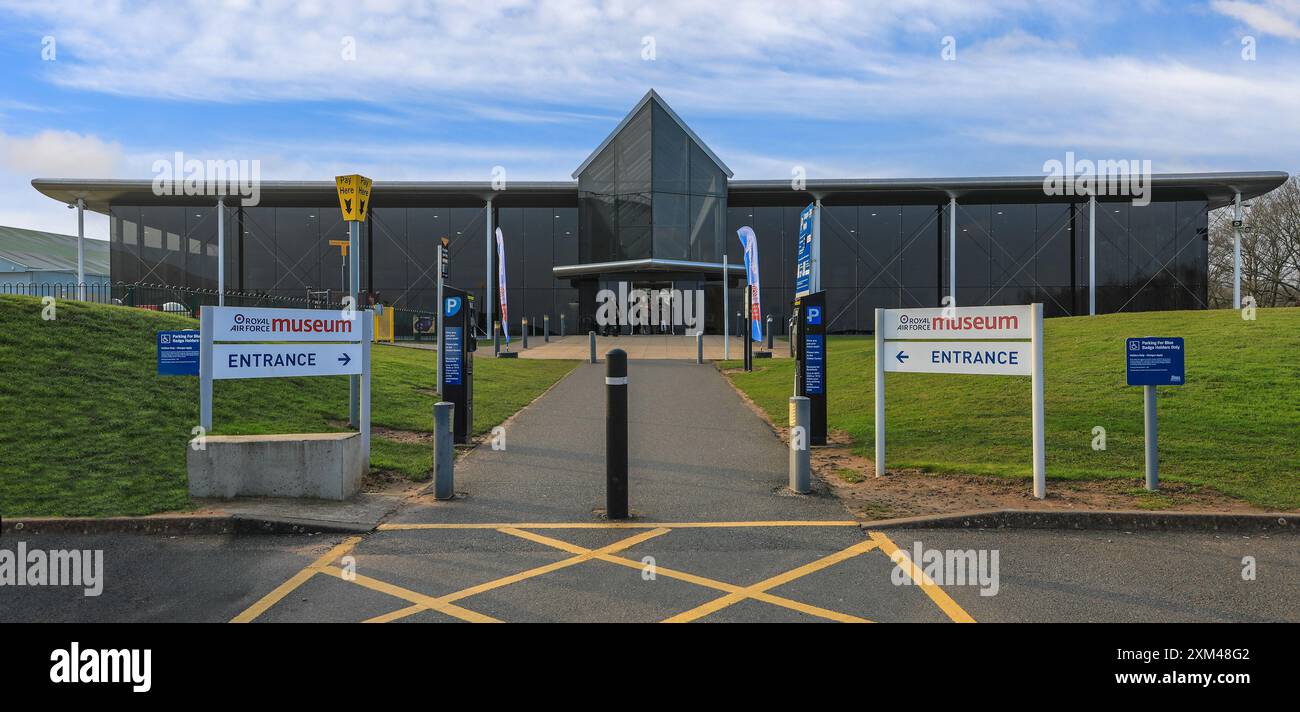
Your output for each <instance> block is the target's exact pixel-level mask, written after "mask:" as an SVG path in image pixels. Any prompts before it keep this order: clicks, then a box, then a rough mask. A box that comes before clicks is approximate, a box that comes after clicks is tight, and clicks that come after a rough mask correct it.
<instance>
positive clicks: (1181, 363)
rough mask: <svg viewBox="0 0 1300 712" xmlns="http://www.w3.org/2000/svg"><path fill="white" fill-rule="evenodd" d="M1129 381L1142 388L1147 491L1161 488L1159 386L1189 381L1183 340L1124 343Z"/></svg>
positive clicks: (1152, 339)
mask: <svg viewBox="0 0 1300 712" xmlns="http://www.w3.org/2000/svg"><path fill="white" fill-rule="evenodd" d="M1124 346H1125V348H1124V352H1125V356H1126V368H1125V373H1126V379H1127V381H1128V385H1130V386H1142V389H1143V393H1142V404H1143V418H1142V422H1143V430H1144V431H1145V435H1146V468H1145V475H1146V488H1147V489H1148V490H1150V491H1152V492H1154V491H1156V490H1157V489H1158V488H1159V487H1160V455H1159V452H1158V448H1157V443H1158V442H1159V439H1160V435H1159V432H1158V427H1157V426H1158V423H1157V420H1156V386H1181V385H1183V383H1185V382H1186V379H1187V364H1186V357H1185V351H1184V348H1183V339H1182V337H1146V338H1140V339H1128V340H1127V341H1126V342H1125V344H1124Z"/></svg>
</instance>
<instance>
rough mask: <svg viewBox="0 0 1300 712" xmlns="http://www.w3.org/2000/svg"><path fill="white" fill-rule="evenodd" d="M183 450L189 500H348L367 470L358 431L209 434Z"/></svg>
mask: <svg viewBox="0 0 1300 712" xmlns="http://www.w3.org/2000/svg"><path fill="white" fill-rule="evenodd" d="M187 447H188V446H187ZM186 452H187V455H186V460H187V469H188V470H189V480H190V496H192V497H221V498H226V499H229V498H231V497H239V496H260V497H306V498H315V499H336V500H342V499H348V498H349V497H351V496H352V495H354V494H356V493H357V492H358V491H360V489H361V477H362V475H364V474H365V472H366V469H367V466H368V463H366V462H365V461H364V459H363V453H362V451H361V435H360V434H359V433H307V434H298V435H209V436H208V437H207V438H206V447H205V449H203V450H194V449H193V448H188V449H187V451H186Z"/></svg>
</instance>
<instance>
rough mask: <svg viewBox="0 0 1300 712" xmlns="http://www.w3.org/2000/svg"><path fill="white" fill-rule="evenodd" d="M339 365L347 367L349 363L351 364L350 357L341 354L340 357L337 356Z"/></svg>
mask: <svg viewBox="0 0 1300 712" xmlns="http://www.w3.org/2000/svg"><path fill="white" fill-rule="evenodd" d="M339 363H341V364H343V365H344V366H346V365H348V364H349V363H352V357H351V356H349V355H347V354H343V355H342V356H339Z"/></svg>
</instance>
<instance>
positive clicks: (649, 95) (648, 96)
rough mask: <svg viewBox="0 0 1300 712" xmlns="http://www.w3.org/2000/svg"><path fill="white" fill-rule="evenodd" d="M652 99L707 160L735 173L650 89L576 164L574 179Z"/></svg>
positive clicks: (725, 170)
mask: <svg viewBox="0 0 1300 712" xmlns="http://www.w3.org/2000/svg"><path fill="white" fill-rule="evenodd" d="M652 101H653V102H655V103H656V104H658V105H659V108H661V109H663V110H664V113H665V114H667V115H668V117H669V118H670V119H672V120H673V121H675V122H676V123H677V125H678V126H680V127H681V129H682V131H684V132H686V135H687V137H689V138H690V139H691V141H692V142H694V143H695V145H696V146H699V147H700V150H701V151H704V155H706V156H708V157H709V160H711V161H713V162H714V163H715V164H717V166H718V168H719V169H721V170H722V172H723V173H726V174H727V177H728V178H731V177H732V176H734V175H735V174H734V173H732V172H731V169H730V168H728V167H727V164H725V163H723V162H722V159H721V158H718V154H716V153H714V152H713V149H711V148H709V146H708V144H706V143H704V141H703V139H701V138H700V137H699V135H697V134H696V133H695V132H694V131H692V130H691V127H690V126H687V125H686V122H685V121H682V117H680V116H678V115H677V112H676V111H673V108H672V107H671V106H669V105H668V102H666V101H664V98H663V97H662V96H659V93H658V92H656V91H655V90H654V89H651V90H650V91H648V92H646V93H645V96H643V97H641V101H638V102H637V103H636V106H634V107H632V110H631V111H629V112H627V116H624V117H623V120H622V121H620V122H618V126H615V127H614V130H613V131H610V132H609V135H608V136H606V137H605V140H604V141H601V142H600V145H599V146H597V147H596V150H594V151H592V152H591V155H589V156H587V160H585V161H583V162H582V165H580V166H578V168H577V170H575V171H574V172H573V178H575V179H576V178H577V177H578V175H579V174H580V173H582V172H583V171H584V170H586V168H587V166H588V165H590V164H591V162H592V161H594V160H596V156H599V155H600V152H601V151H604V150H605V149H606V148H607V147H608V146H609V145H610V144H611V143H613V142H614V137H616V136H618V134H619V132H621V131H622V130H623V128H624V127H625V126H627V125H628V124H629V123H631V121H632V117H634V116H636V115H637V113H638V112H639V111H641V109H643V108H645V105H646V104H649V103H650V102H652Z"/></svg>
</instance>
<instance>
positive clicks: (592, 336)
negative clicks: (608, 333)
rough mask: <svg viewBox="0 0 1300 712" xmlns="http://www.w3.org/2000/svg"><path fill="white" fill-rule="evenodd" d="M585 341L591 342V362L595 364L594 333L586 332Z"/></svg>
mask: <svg viewBox="0 0 1300 712" xmlns="http://www.w3.org/2000/svg"><path fill="white" fill-rule="evenodd" d="M587 339H588V340H589V341H590V342H591V362H592V363H595V362H596V332H594V331H588V332H587Z"/></svg>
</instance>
